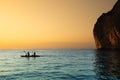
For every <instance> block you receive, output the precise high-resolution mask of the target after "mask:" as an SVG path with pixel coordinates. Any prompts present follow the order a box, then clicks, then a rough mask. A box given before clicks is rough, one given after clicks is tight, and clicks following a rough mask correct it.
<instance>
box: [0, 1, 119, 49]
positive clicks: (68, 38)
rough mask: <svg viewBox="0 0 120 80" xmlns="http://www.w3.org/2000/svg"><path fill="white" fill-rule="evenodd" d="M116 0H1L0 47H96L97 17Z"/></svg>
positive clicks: (109, 8) (110, 7)
mask: <svg viewBox="0 0 120 80" xmlns="http://www.w3.org/2000/svg"><path fill="white" fill-rule="evenodd" d="M116 1H117V0H0V49H23V48H40V49H41V48H95V43H94V38H93V32H92V31H93V27H94V24H95V22H96V20H97V18H98V17H99V16H100V15H101V14H102V13H103V12H107V11H109V10H111V9H112V7H113V5H114V4H115V2H116Z"/></svg>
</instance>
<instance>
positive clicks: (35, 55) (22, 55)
mask: <svg viewBox="0 0 120 80" xmlns="http://www.w3.org/2000/svg"><path fill="white" fill-rule="evenodd" d="M21 57H40V55H30V56H27V55H21Z"/></svg>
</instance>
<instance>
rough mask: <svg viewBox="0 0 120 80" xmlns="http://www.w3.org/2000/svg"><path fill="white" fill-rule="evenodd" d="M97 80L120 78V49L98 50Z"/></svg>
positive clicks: (96, 63) (119, 79)
mask: <svg viewBox="0 0 120 80" xmlns="http://www.w3.org/2000/svg"><path fill="white" fill-rule="evenodd" d="M95 72H96V75H97V80H120V51H115V50H110V51H99V50H98V51H96V62H95Z"/></svg>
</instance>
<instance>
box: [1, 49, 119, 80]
mask: <svg viewBox="0 0 120 80" xmlns="http://www.w3.org/2000/svg"><path fill="white" fill-rule="evenodd" d="M26 51H31V52H32V51H36V52H37V54H39V55H41V57H37V58H25V57H20V55H24V54H25V53H24V50H0V80H120V53H119V52H117V51H97V50H70V49H67V50H26Z"/></svg>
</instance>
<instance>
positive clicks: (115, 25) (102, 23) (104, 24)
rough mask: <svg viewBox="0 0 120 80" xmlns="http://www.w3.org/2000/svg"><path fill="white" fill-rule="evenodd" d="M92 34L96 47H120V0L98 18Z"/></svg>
mask: <svg viewBox="0 0 120 80" xmlns="http://www.w3.org/2000/svg"><path fill="white" fill-rule="evenodd" d="M93 34H94V39H95V43H96V47H97V49H120V0H118V1H117V3H116V4H115V5H114V7H113V9H112V10H111V11H109V12H107V13H103V14H102V15H101V16H100V17H99V18H98V20H97V22H96V24H95V26H94V30H93Z"/></svg>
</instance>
